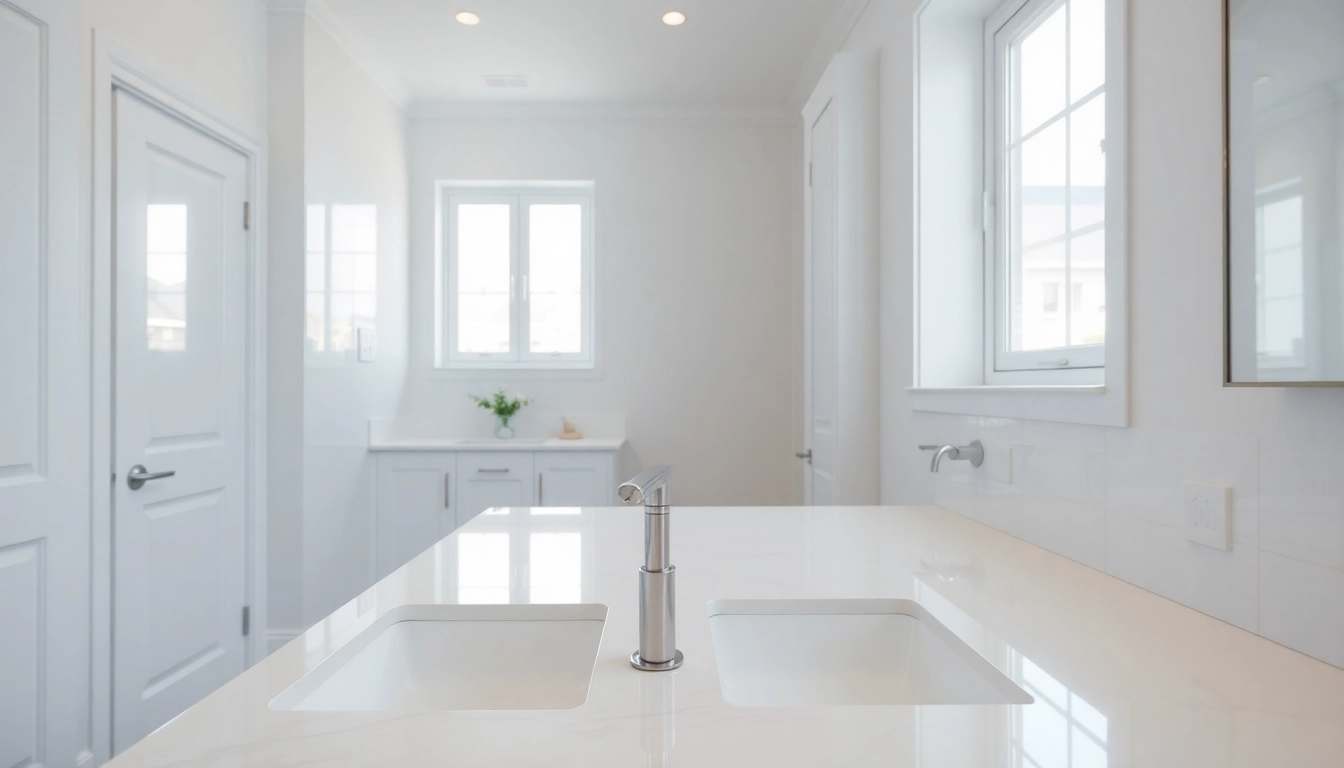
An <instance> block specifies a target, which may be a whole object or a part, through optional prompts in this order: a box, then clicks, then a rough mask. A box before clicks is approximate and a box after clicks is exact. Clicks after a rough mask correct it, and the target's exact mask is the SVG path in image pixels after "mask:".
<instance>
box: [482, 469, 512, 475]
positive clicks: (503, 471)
mask: <svg viewBox="0 0 1344 768" xmlns="http://www.w3.org/2000/svg"><path fill="white" fill-rule="evenodd" d="M476 471H477V472H480V473H482V474H490V475H507V474H509V470H508V469H507V468H505V469H478V470H476Z"/></svg>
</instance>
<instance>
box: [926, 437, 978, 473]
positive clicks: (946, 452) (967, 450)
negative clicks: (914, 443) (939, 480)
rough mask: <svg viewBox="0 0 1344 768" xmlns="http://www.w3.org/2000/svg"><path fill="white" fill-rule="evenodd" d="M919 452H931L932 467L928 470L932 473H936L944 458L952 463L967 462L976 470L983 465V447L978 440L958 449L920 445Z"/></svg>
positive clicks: (948, 446)
mask: <svg viewBox="0 0 1344 768" xmlns="http://www.w3.org/2000/svg"><path fill="white" fill-rule="evenodd" d="M919 450H921V451H933V466H932V467H931V468H930V469H931V470H932V471H933V472H937V471H938V465H939V464H941V463H942V461H943V457H944V456H946V457H947V458H949V459H951V460H952V461H969V462H971V466H972V467H975V468H976V469H979V468H980V465H981V464H984V463H985V446H984V444H983V443H981V442H980V441H979V440H973V441H971V444H970V445H963V446H961V447H960V448H958V447H957V446H955V445H921V446H919Z"/></svg>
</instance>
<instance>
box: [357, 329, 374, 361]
mask: <svg viewBox="0 0 1344 768" xmlns="http://www.w3.org/2000/svg"><path fill="white" fill-rule="evenodd" d="M355 336H356V338H357V341H358V344H359V362H361V363H372V362H373V361H374V360H376V359H377V357H378V343H377V334H376V333H375V332H374V330H373V329H372V328H359V329H357V330H356V331H355Z"/></svg>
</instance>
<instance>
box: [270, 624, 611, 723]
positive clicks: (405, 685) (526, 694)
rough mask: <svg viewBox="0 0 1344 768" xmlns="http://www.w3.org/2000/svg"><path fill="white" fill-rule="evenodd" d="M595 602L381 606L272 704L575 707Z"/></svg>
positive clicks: (597, 632)
mask: <svg viewBox="0 0 1344 768" xmlns="http://www.w3.org/2000/svg"><path fill="white" fill-rule="evenodd" d="M606 618H607V607H606V606H604V605H408V606H403V607H401V608H395V609H393V610H391V611H388V612H387V613H386V614H384V615H383V616H382V617H380V618H379V619H378V620H377V621H375V622H374V623H373V624H372V625H370V626H369V628H368V629H365V630H364V631H363V632H361V633H359V634H358V635H357V636H355V638H354V639H352V640H351V641H350V642H349V643H346V645H345V646H344V647H342V648H341V649H340V650H338V651H336V652H335V653H333V654H332V655H331V657H330V658H328V659H327V660H326V661H324V662H322V663H321V664H319V665H318V666H317V667H316V668H315V669H314V670H313V671H311V672H309V673H308V674H307V675H305V676H304V677H303V678H301V679H300V680H299V681H298V682H296V683H295V684H294V685H292V686H290V687H289V688H288V689H287V690H286V691H285V692H284V693H281V694H280V695H279V696H277V697H276V698H275V699H274V700H273V701H272V702H271V708H272V709H288V710H323V711H411V712H413V711H436V710H437V711H444V710H458V711H464V710H467V711H470V710H562V709H574V708H576V707H579V706H582V705H583V703H584V701H586V700H587V698H588V685H589V682H590V681H591V679H592V676H593V665H594V664H595V663H596V662H597V649H598V646H599V644H600V643H601V640H602V628H603V625H604V623H605V622H606Z"/></svg>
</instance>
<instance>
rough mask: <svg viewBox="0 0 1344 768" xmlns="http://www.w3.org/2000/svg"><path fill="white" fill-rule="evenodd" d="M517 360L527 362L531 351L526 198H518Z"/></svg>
mask: <svg viewBox="0 0 1344 768" xmlns="http://www.w3.org/2000/svg"><path fill="white" fill-rule="evenodd" d="M518 233H519V234H518V359H519V360H528V359H530V357H531V350H532V301H531V296H530V293H531V291H532V287H531V284H530V283H531V275H532V258H531V253H532V208H531V206H530V205H528V200H527V198H526V197H519V198H518Z"/></svg>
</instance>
